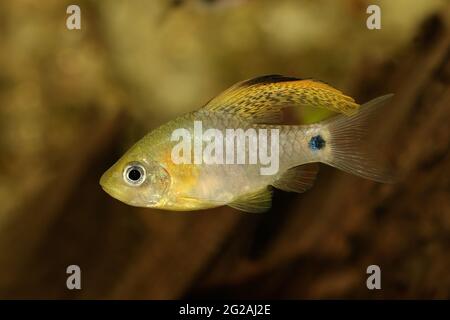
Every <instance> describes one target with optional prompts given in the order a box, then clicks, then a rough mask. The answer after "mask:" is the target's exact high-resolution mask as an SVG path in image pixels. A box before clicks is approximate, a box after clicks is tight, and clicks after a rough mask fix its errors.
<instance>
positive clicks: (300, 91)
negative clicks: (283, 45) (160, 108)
mask: <svg viewBox="0 0 450 320" xmlns="http://www.w3.org/2000/svg"><path fill="white" fill-rule="evenodd" d="M294 106H312V107H317V108H325V109H329V110H331V111H334V112H339V113H344V114H346V115H352V114H354V113H356V112H357V111H358V108H359V104H358V103H356V102H355V100H353V98H351V97H349V96H346V95H344V94H343V93H342V92H341V91H339V90H337V89H335V88H333V87H332V86H330V85H328V84H326V83H324V82H321V81H317V80H312V79H305V80H303V79H298V78H292V77H285V76H281V75H268V76H262V77H258V78H254V79H249V80H245V81H242V82H239V83H237V84H235V85H233V86H232V87H230V88H229V89H227V90H225V91H224V92H222V93H221V94H219V95H218V96H217V97H215V98H213V99H212V100H210V101H209V102H208V103H207V104H206V105H205V106H204V107H203V108H204V109H205V110H208V111H215V112H223V113H227V114H229V115H234V116H238V117H240V118H242V119H244V120H246V121H249V122H252V123H276V122H278V121H280V120H281V109H283V108H285V107H294Z"/></svg>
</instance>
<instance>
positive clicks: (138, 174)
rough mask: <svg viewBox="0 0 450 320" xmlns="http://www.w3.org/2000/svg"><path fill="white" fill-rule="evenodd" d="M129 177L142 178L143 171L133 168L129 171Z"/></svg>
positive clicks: (131, 178) (133, 179) (134, 179)
mask: <svg viewBox="0 0 450 320" xmlns="http://www.w3.org/2000/svg"><path fill="white" fill-rule="evenodd" d="M128 178H130V180H132V181H138V180H139V179H140V178H141V171H139V170H138V169H131V170H130V172H128Z"/></svg>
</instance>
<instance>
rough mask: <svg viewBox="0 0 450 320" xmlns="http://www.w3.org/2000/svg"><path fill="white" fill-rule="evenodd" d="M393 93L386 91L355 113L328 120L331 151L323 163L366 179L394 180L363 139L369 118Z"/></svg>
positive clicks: (325, 123) (326, 122) (327, 126)
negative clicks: (386, 92) (372, 154)
mask: <svg viewBox="0 0 450 320" xmlns="http://www.w3.org/2000/svg"><path fill="white" fill-rule="evenodd" d="M392 96H393V94H387V95H384V96H381V97H378V98H376V99H373V100H371V101H369V102H367V103H365V104H364V105H362V106H361V108H360V110H359V112H358V113H357V114H355V115H352V116H345V115H340V116H337V117H334V118H332V119H330V120H326V121H325V122H324V125H325V126H326V128H327V129H328V131H329V138H328V141H327V144H328V145H329V146H330V152H329V154H328V156H327V157H326V159H324V160H323V162H324V163H326V164H328V165H330V166H333V167H335V168H338V169H340V170H343V171H346V172H349V173H351V174H355V175H358V176H360V177H363V178H366V179H370V180H374V181H378V182H385V183H389V182H393V175H392V174H391V173H390V172H389V170H387V168H386V167H384V166H383V165H381V164H380V163H379V162H377V161H376V160H375V159H374V157H373V156H371V154H370V153H368V152H367V151H366V150H368V149H369V150H370V147H368V146H367V145H365V144H367V141H366V140H365V139H364V138H365V136H366V134H367V127H368V123H369V122H370V119H371V118H372V117H373V116H374V114H375V113H376V112H377V110H378V109H379V108H380V107H381V106H383V105H384V104H385V103H386V102H388V101H389V100H390V99H391V98H392Z"/></svg>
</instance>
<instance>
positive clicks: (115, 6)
mask: <svg viewBox="0 0 450 320" xmlns="http://www.w3.org/2000/svg"><path fill="white" fill-rule="evenodd" d="M69 4H75V3H74V2H66V1H56V0H47V1H43V2H36V1H31V0H18V1H8V2H7V1H2V2H0V298H81V299H85V298H102V299H103V298H124V299H130V298H139V299H143V298H145V299H147V298H148V299H153V298H169V299H171V298H180V297H191V298H193V297H196V298H199V297H201V298H291V299H298V298H449V297H450V271H449V270H450V255H449V249H450V197H449V194H450V182H449V170H450V153H449V142H450V134H449V133H450V130H449V123H450V90H449V88H450V86H449V83H450V62H449V57H450V6H449V2H448V1H445V0H416V1H409V0H396V1H388V0H385V1H366V0H342V1H334V0H317V1H312V0H310V1H308V0H303V1H301V0H297V1H296V0H281V1H271V0H247V1H246V0H229V1H226V0H225V1H224V0H222V1H220V0H216V1H212V0H209V1H206V0H186V1H181V0H179V1H169V0H167V1H164V0H160V1H143V0H142V1H138V0H133V1H126V2H125V1H112V0H111V1H87V0H84V1H82V0H79V1H76V4H78V5H79V6H80V7H81V25H82V29H81V30H79V31H77V30H73V31H69V30H67V28H66V18H67V17H68V15H67V14H66V8H67V6H68V5H69ZM369 4H378V5H380V6H381V10H382V29H381V30H368V29H367V28H366V19H367V17H368V15H367V14H366V8H367V6H368V5H369ZM271 73H278V74H285V75H290V76H299V77H314V78H317V79H321V80H324V81H326V82H328V83H330V84H332V85H333V86H335V87H337V88H339V89H341V90H343V91H344V92H346V93H348V94H350V95H352V96H354V97H355V98H356V100H357V101H358V102H361V103H362V102H365V101H367V100H369V99H371V98H374V97H376V96H378V95H380V94H384V93H388V92H394V93H395V94H396V96H395V99H394V101H393V103H392V104H391V105H390V106H389V107H388V108H387V109H388V110H387V111H386V114H384V115H383V121H380V123H377V124H376V125H375V126H374V128H373V130H372V135H373V139H372V140H373V143H380V144H383V145H384V146H385V147H384V149H383V150H384V151H383V152H384V154H385V156H386V158H387V159H388V161H389V162H391V163H392V165H393V166H394V167H395V168H397V173H398V176H399V179H398V182H397V183H396V184H394V185H381V184H377V183H374V182H370V181H366V180H363V179H360V178H357V177H353V176H350V175H347V174H345V173H342V172H338V171H337V170H334V169H331V168H328V167H325V166H323V167H321V171H320V173H319V177H318V180H317V182H316V184H315V186H314V187H313V188H312V189H311V190H310V191H308V192H306V193H304V194H301V195H297V194H288V193H283V192H276V194H275V199H274V206H273V208H272V210H271V211H269V212H268V213H265V214H244V213H241V212H237V211H235V210H233V209H231V208H228V207H223V208H218V209H214V210H208V211H204V212H190V213H183V212H179V213H174V212H164V211H157V210H150V209H139V208H132V207H129V206H126V205H124V204H122V203H119V202H118V201H116V200H114V199H113V198H111V197H109V196H108V195H106V194H105V193H104V192H103V191H102V190H101V188H100V186H99V185H98V179H99V177H100V175H101V173H102V172H103V171H105V170H106V169H107V168H108V167H109V166H110V165H111V164H112V163H113V162H114V161H115V160H116V159H117V158H118V157H119V156H120V155H121V154H122V153H123V152H124V151H125V150H126V149H127V148H128V147H129V146H130V145H131V144H132V143H133V142H134V141H136V140H137V139H139V138H140V137H141V136H142V135H143V134H145V133H146V132H147V131H148V130H150V129H152V128H155V127H156V126H158V125H159V124H162V123H164V122H165V121H167V120H169V119H171V118H173V117H175V116H177V115H180V114H182V113H185V112H188V111H191V110H194V109H196V108H199V107H200V106H201V105H202V104H204V103H205V102H206V101H207V100H209V99H210V98H211V97H213V96H214V95H216V94H218V93H219V92H220V91H222V90H224V89H225V88H227V87H228V86H229V85H231V84H233V83H235V82H237V81H240V80H243V79H247V78H251V77H254V76H259V75H264V74H271ZM297 112H298V114H297V115H296V116H297V118H298V120H300V121H304V122H310V121H313V120H315V119H316V118H317V117H318V116H320V115H318V114H317V113H308V112H304V111H302V110H300V111H297ZM71 264H77V265H79V266H80V267H81V270H82V290H81V291H77V290H74V291H69V290H68V289H67V288H66V278H67V276H68V275H67V274H66V267H67V266H68V265H71ZM371 264H377V265H379V266H380V267H381V270H382V290H374V291H369V290H368V289H367V288H366V278H367V275H366V268H367V266H368V265H371Z"/></svg>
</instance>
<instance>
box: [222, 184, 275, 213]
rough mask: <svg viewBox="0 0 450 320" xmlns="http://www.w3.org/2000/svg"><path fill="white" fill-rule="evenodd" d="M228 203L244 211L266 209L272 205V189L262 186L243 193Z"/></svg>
mask: <svg viewBox="0 0 450 320" xmlns="http://www.w3.org/2000/svg"><path fill="white" fill-rule="evenodd" d="M228 205H229V206H230V207H232V208H235V209H238V210H241V211H245V212H252V213H260V212H264V211H267V210H269V209H270V207H271V206H272V190H271V189H269V187H264V188H263V189H260V190H258V191H256V192H251V193H247V194H244V195H242V196H240V197H239V198H237V199H235V200H234V201H233V202H231V203H228Z"/></svg>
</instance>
